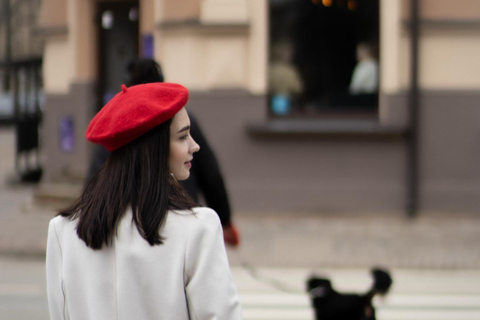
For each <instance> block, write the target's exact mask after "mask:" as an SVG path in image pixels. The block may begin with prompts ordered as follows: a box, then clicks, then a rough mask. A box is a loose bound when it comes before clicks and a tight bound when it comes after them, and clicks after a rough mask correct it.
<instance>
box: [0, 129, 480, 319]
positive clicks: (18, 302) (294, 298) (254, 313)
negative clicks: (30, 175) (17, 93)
mask: <svg viewBox="0 0 480 320" xmlns="http://www.w3.org/2000/svg"><path fill="white" fill-rule="evenodd" d="M0 147H1V149H2V152H1V153H0V169H1V170H0V179H1V181H0V203H1V206H0V320H3V319H5V320H12V319H15V320H26V319H32V320H46V319H48V305H47V299H46V289H45V263H44V255H45V242H46V234H47V225H48V221H49V219H50V218H51V217H53V216H54V214H55V212H54V210H52V208H48V207H41V206H37V205H36V204H35V203H34V201H33V195H34V193H35V190H36V189H37V187H36V186H34V185H22V184H18V183H14V182H13V183H12V181H11V180H12V176H14V161H13V159H14V132H13V129H2V130H0ZM235 222H236V224H237V225H238V228H239V230H240V231H241V236H242V240H241V241H242V242H241V245H240V247H239V248H235V249H232V248H229V249H228V255H229V260H230V264H231V268H232V273H233V276H234V280H235V283H236V286H237V289H238V292H239V296H240V301H241V304H242V309H243V315H244V319H245V320H273V319H278V320H282V319H288V320H313V319H314V315H313V309H312V308H311V306H310V301H309V297H308V295H307V294H306V292H305V290H304V288H305V280H306V279H307V278H308V276H310V275H311V274H317V275H320V276H326V277H329V278H330V279H331V280H332V284H333V287H334V288H335V289H336V290H337V291H340V292H353V293H362V292H365V291H366V290H367V289H368V288H369V286H370V283H371V277H370V273H369V268H370V267H372V266H377V265H378V266H384V267H386V268H388V269H389V270H390V271H391V273H392V277H393V281H394V283H393V286H392V289H391V292H390V293H389V294H388V295H387V296H386V298H385V299H380V298H378V299H375V300H374V305H375V306H376V308H377V319H380V320H407V319H408V320H429V319H432V320H434V319H435V320H472V319H479V320H480V251H479V250H480V249H479V246H478V243H480V221H479V219H478V217H476V216H472V215H465V214H455V215H454V214H452V215H439V214H425V215H423V216H421V217H419V218H417V219H415V220H408V219H406V218H405V217H403V216H399V215H388V214H385V215H372V214H368V213H365V214H363V215H354V214H349V213H344V214H331V215H325V214H323V215H311V214H310V215H302V214H300V213H292V214H291V215H272V214H268V213H237V212H236V213H235Z"/></svg>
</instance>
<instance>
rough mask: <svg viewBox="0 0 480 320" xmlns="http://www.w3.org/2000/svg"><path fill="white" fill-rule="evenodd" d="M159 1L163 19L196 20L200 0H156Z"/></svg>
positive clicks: (198, 14)
mask: <svg viewBox="0 0 480 320" xmlns="http://www.w3.org/2000/svg"><path fill="white" fill-rule="evenodd" d="M157 1H159V2H160V3H161V6H162V8H163V11H164V14H165V15H164V17H165V20H168V21H179V20H180V21H182V20H198V17H199V16H200V2H201V0H173V1H172V0H157Z"/></svg>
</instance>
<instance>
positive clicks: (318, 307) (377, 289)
mask: <svg viewBox="0 0 480 320" xmlns="http://www.w3.org/2000/svg"><path fill="white" fill-rule="evenodd" d="M372 276H373V279H374V281H373V285H372V288H371V289H370V290H369V291H367V292H366V293H365V294H344V293H339V292H337V291H335V290H334V289H333V288H332V285H331V283H330V280H328V279H325V278H316V277H311V278H310V279H308V280H307V291H308V292H309V293H310V297H311V299H312V305H313V307H314V308H315V319H316V320H375V309H374V308H373V305H372V299H373V297H374V296H375V295H376V294H381V295H384V294H386V293H387V292H388V290H389V289H390V286H391V284H392V278H391V277H390V274H389V273H388V272H387V271H385V270H381V269H373V270H372Z"/></svg>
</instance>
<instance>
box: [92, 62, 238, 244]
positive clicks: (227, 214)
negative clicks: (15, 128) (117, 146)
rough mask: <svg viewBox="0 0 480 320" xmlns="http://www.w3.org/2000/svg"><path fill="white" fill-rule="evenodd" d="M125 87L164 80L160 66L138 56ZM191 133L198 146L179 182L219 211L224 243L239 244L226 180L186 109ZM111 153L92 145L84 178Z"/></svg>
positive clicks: (190, 192) (101, 164)
mask: <svg viewBox="0 0 480 320" xmlns="http://www.w3.org/2000/svg"><path fill="white" fill-rule="evenodd" d="M127 73H128V81H127V86H133V85H137V84H144V83H150V82H164V76H163V72H162V69H161V67H160V65H159V64H158V63H157V62H156V61H154V60H152V59H145V58H137V59H134V60H132V61H130V62H129V63H128V65H127ZM189 117H190V125H191V128H190V134H191V136H192V137H193V139H194V140H195V141H196V142H197V143H198V145H199V146H200V151H198V152H197V153H196V154H195V158H194V160H193V161H192V162H193V165H192V169H191V174H190V178H188V179H187V180H184V181H181V183H182V185H183V187H184V188H185V190H186V191H187V193H188V195H189V196H190V197H191V198H192V199H193V200H194V201H195V202H197V203H198V201H199V195H200V194H201V195H202V196H203V198H204V199H205V202H206V205H207V206H208V207H210V208H212V209H213V210H215V211H216V212H217V213H218V216H219V217H220V221H221V222H222V227H223V238H224V240H225V243H226V244H228V245H231V246H234V247H236V246H238V245H239V243H240V237H239V233H238V230H237V228H236V227H235V226H234V225H233V224H232V221H231V209H230V203H229V200H228V194H227V190H226V188H225V183H224V180H223V177H222V174H221V172H220V168H219V165H218V162H217V159H216V157H215V155H214V153H213V151H212V149H211V148H210V147H209V145H208V142H207V140H206V138H205V136H204V135H203V133H202V131H201V130H200V127H199V126H198V123H197V121H196V119H195V117H194V116H193V115H192V114H191V113H190V112H189ZM109 155H110V152H109V151H108V150H106V149H105V148H103V147H102V146H99V145H95V149H94V152H93V157H92V160H91V162H90V166H89V169H88V173H87V177H86V181H87V182H88V181H89V180H90V179H91V178H92V177H93V176H94V175H95V173H97V172H98V171H99V170H100V168H101V167H102V166H103V164H104V163H105V161H106V160H107V158H108V157H109Z"/></svg>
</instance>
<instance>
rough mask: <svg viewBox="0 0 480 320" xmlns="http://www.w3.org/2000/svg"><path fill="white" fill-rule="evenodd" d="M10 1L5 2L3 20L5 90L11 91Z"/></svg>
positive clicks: (4, 0)
mask: <svg viewBox="0 0 480 320" xmlns="http://www.w3.org/2000/svg"><path fill="white" fill-rule="evenodd" d="M10 16H11V10H10V0H3V18H4V27H5V75H4V82H3V83H4V87H3V89H4V90H6V91H8V90H10V72H11V63H12V28H11V22H10V21H11V18H10Z"/></svg>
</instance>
